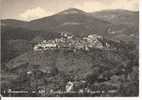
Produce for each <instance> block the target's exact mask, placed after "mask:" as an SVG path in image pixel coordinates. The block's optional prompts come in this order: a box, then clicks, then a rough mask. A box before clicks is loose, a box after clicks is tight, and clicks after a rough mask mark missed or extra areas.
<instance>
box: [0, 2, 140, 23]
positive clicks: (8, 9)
mask: <svg viewBox="0 0 142 100" xmlns="http://www.w3.org/2000/svg"><path fill="white" fill-rule="evenodd" d="M138 5H139V1H138V0H0V19H19V20H27V21H29V20H33V19H38V18H42V17H46V16H50V15H53V14H55V13H58V12H60V11H62V10H65V9H69V8H78V9H81V10H83V11H86V12H95V11H101V10H107V9H126V10H132V11H138V9H139V8H138Z"/></svg>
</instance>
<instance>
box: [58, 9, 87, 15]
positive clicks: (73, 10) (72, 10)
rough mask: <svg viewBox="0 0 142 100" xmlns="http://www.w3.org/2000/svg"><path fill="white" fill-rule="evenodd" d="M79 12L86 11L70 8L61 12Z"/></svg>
mask: <svg viewBox="0 0 142 100" xmlns="http://www.w3.org/2000/svg"><path fill="white" fill-rule="evenodd" d="M77 13H85V12H84V11H82V10H79V9H77V8H69V9H67V10H64V11H62V12H60V14H77Z"/></svg>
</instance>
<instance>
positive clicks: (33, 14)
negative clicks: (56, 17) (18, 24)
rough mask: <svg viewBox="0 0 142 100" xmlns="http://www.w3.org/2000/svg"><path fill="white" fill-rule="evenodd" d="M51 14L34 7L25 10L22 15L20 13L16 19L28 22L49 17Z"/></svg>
mask: <svg viewBox="0 0 142 100" xmlns="http://www.w3.org/2000/svg"><path fill="white" fill-rule="evenodd" d="M51 14H52V13H51V12H49V11H46V10H44V9H42V8H41V7H36V8H32V9H27V10H26V11H24V12H23V13H20V14H19V16H18V19H21V20H27V21H29V20H33V19H38V18H42V17H45V16H49V15H51Z"/></svg>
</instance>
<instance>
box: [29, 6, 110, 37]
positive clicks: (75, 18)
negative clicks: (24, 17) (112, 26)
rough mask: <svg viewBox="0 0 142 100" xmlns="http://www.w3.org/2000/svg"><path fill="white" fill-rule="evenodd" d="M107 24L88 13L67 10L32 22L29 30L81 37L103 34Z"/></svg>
mask: <svg viewBox="0 0 142 100" xmlns="http://www.w3.org/2000/svg"><path fill="white" fill-rule="evenodd" d="M108 26H109V23H107V22H105V21H102V20H99V19H96V18H93V17H91V16H90V15H88V13H86V12H84V11H81V10H78V9H73V8H72V9H67V10H65V11H62V12H59V13H57V14H55V15H53V16H49V17H45V18H41V19H37V20H32V21H30V22H29V26H28V27H29V28H31V29H33V30H35V29H37V30H46V31H54V32H60V31H61V32H62V31H65V32H71V33H74V34H76V35H79V36H82V35H85V34H84V33H90V32H91V33H100V34H104V33H105V30H106V28H107V27H108Z"/></svg>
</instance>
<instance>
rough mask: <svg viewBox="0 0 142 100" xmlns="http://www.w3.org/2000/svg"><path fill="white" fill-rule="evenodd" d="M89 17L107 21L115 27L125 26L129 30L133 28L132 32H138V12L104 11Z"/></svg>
mask: <svg viewBox="0 0 142 100" xmlns="http://www.w3.org/2000/svg"><path fill="white" fill-rule="evenodd" d="M90 15H91V16H93V17H95V18H98V19H101V20H104V21H108V22H110V23H112V24H115V25H126V26H127V27H129V28H130V29H131V28H133V32H138V31H139V24H138V23H139V12H138V11H128V10H121V9H116V10H104V11H98V12H93V13H90Z"/></svg>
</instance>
